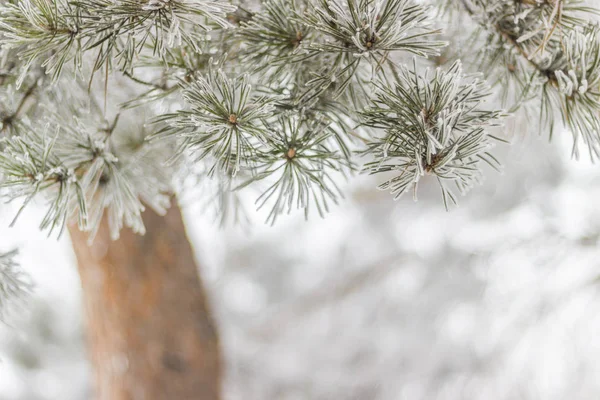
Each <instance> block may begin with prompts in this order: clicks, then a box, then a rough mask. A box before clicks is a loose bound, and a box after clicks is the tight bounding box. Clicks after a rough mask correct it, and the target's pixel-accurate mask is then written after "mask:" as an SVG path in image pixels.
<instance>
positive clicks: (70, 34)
mask: <svg viewBox="0 0 600 400" xmlns="http://www.w3.org/2000/svg"><path fill="white" fill-rule="evenodd" d="M235 9H236V7H235V6H233V5H231V4H228V3H223V2H217V1H188V0H149V1H148V2H138V1H112V0H80V1H68V0H54V1H52V2H48V1H45V0H23V1H19V2H18V3H14V4H13V3H10V2H6V3H0V43H1V44H4V45H7V46H10V47H13V48H17V49H18V50H19V57H20V58H21V59H22V60H24V62H25V67H24V69H23V71H22V75H21V80H22V79H23V77H24V76H25V74H26V73H27V70H28V68H29V67H30V66H31V65H32V64H33V63H34V62H36V61H38V60H39V61H40V63H41V64H42V65H43V66H44V67H45V68H46V69H47V73H48V74H51V75H52V77H53V80H54V81H56V80H57V79H58V77H59V76H60V74H61V73H62V71H63V67H64V66H65V65H66V64H67V63H69V62H72V63H73V65H74V68H75V69H76V70H79V69H81V66H82V59H83V55H84V53H86V52H92V53H93V54H94V57H95V62H94V70H98V69H100V68H102V67H104V66H106V67H107V68H108V66H109V64H112V63H113V62H114V63H115V64H116V65H118V66H119V67H120V68H121V69H123V70H131V69H132V67H133V63H134V59H135V58H136V57H137V56H139V55H140V54H141V53H143V52H150V53H151V54H153V55H154V56H158V57H163V56H164V55H165V52H166V51H167V49H169V48H173V47H176V46H179V45H181V43H187V44H188V45H190V46H192V47H193V48H194V49H195V50H197V51H199V48H198V47H197V43H199V42H201V37H200V36H201V33H202V32H206V31H209V30H211V29H212V28H213V27H220V28H225V27H229V26H230V24H229V22H228V21H227V20H226V18H225V17H226V14H227V13H230V12H233V11H235ZM113 59H114V60H113ZM19 83H20V82H19Z"/></svg>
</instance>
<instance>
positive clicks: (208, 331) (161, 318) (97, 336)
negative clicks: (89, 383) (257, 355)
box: [69, 204, 221, 400]
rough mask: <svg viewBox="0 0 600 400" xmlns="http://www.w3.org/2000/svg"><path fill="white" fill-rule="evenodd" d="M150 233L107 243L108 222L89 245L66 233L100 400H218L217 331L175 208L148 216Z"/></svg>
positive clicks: (82, 237) (73, 232)
mask: <svg viewBox="0 0 600 400" xmlns="http://www.w3.org/2000/svg"><path fill="white" fill-rule="evenodd" d="M143 219H144V223H145V225H146V229H147V233H146V235H144V236H140V235H136V234H134V233H133V232H132V231H131V230H129V229H124V230H123V231H122V232H121V238H120V239H119V240H117V241H111V240H110V233H109V228H108V223H107V220H106V218H104V220H103V222H102V224H101V226H100V230H99V231H98V234H97V236H96V238H95V239H94V242H93V243H92V245H91V246H89V245H88V243H87V234H84V233H82V232H80V231H79V230H78V229H77V227H76V226H71V227H69V231H70V234H71V240H72V242H73V247H74V250H75V254H76V256H77V262H78V268H79V275H80V277H81V285H82V287H83V297H84V304H85V313H86V322H87V340H88V346H89V351H90V358H91V362H92V366H93V369H94V370H95V371H94V372H95V389H96V398H97V399H98V400H188V399H193V400H218V399H220V397H221V358H220V348H219V340H218V336H217V332H216V329H215V325H214V322H213V318H212V315H211V312H210V307H209V305H208V302H207V296H206V293H205V291H204V289H203V286H202V282H201V279H200V277H199V275H198V268H197V266H196V263H195V260H194V254H193V251H192V248H191V246H190V243H189V241H188V238H187V236H186V232H185V227H184V224H183V220H182V218H181V212H180V210H179V208H178V207H177V205H176V204H174V205H173V206H172V207H171V209H170V210H169V212H168V213H167V215H166V216H165V217H161V216H159V215H157V214H156V213H154V211H152V210H147V211H145V212H144V215H143Z"/></svg>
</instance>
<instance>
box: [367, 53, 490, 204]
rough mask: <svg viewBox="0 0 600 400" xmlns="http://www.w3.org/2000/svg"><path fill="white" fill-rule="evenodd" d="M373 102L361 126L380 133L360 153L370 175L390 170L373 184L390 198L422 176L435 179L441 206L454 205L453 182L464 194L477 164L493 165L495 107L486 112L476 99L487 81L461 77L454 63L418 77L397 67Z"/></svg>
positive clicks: (413, 187)
mask: <svg viewBox="0 0 600 400" xmlns="http://www.w3.org/2000/svg"><path fill="white" fill-rule="evenodd" d="M378 87H379V90H378V91H377V92H376V93H375V98H374V100H373V104H372V106H371V107H370V108H368V109H366V110H365V111H364V112H363V113H362V116H363V118H364V124H365V125H367V126H370V127H372V128H376V129H378V130H380V131H382V134H381V135H380V136H378V137H377V138H376V139H374V140H373V141H372V142H371V143H370V144H369V145H368V150H367V151H366V153H367V154H368V155H370V156H371V157H372V158H373V160H372V161H370V162H368V163H367V164H366V165H365V169H366V170H367V171H368V172H369V173H370V174H381V173H392V174H393V175H394V176H393V177H392V178H390V179H388V180H387V181H386V182H384V183H383V184H381V185H380V186H379V188H380V189H383V190H389V191H390V192H391V193H392V194H393V195H394V198H396V199H397V198H399V197H400V196H402V195H403V194H404V193H405V192H407V191H409V190H412V191H413V194H414V197H415V199H416V195H417V187H418V184H419V182H420V181H421V179H422V178H423V177H425V176H428V175H429V176H433V177H435V178H436V179H437V181H438V182H439V185H440V187H441V190H442V198H443V201H444V205H445V206H446V208H448V205H449V203H454V204H457V199H456V195H455V194H454V193H453V191H452V188H451V187H452V186H454V187H455V188H456V189H457V190H458V192H459V193H461V194H465V193H466V192H467V191H468V190H469V189H470V188H471V187H473V186H474V185H475V184H476V183H479V182H480V180H481V177H482V172H481V164H483V163H486V164H489V165H491V166H492V167H494V168H496V169H497V168H498V167H499V163H498V162H497V160H496V159H495V158H494V157H493V156H492V155H491V154H490V153H489V150H490V148H491V147H492V145H493V142H494V141H495V140H497V139H496V137H494V136H492V135H491V134H490V128H491V127H494V126H497V125H498V119H499V118H500V117H501V112H500V111H486V110H485V108H483V107H482V102H483V101H484V100H485V98H486V97H488V96H489V95H490V89H489V87H488V86H487V84H486V83H485V82H483V81H481V80H480V79H478V78H474V77H470V76H465V75H463V73H462V67H461V64H460V63H459V62H456V63H454V64H453V65H452V66H451V67H450V68H449V69H448V71H443V70H442V69H440V68H438V69H436V71H435V73H434V74H432V76H430V74H429V71H427V72H425V74H424V75H420V74H419V73H418V72H417V68H416V64H415V67H414V68H413V69H412V70H410V69H408V68H407V67H405V66H401V67H399V68H398V71H397V73H396V74H395V79H394V80H392V81H381V82H379V84H378Z"/></svg>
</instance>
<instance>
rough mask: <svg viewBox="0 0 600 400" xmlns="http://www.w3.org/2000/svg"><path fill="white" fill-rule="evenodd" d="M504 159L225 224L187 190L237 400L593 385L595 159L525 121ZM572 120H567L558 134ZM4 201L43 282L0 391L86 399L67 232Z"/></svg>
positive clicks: (10, 399) (531, 392)
mask: <svg viewBox="0 0 600 400" xmlns="http://www.w3.org/2000/svg"><path fill="white" fill-rule="evenodd" d="M515 130H516V131H518V133H516V134H515V135H514V143H513V145H511V146H504V147H503V148H502V149H501V151H500V153H501V156H500V158H501V159H502V160H503V162H504V164H505V165H506V168H505V172H504V174H502V175H500V174H497V173H494V172H488V173H487V174H486V175H487V180H486V182H485V183H484V185H483V186H481V187H478V188H476V189H475V190H473V191H472V192H471V193H470V195H469V196H468V197H466V198H464V199H462V202H461V205H460V207H459V208H455V209H453V210H451V211H450V212H446V211H444V209H443V206H442V203H441V198H440V195H439V191H438V188H437V187H436V184H435V183H434V182H430V183H429V184H426V185H423V186H422V187H421V192H420V200H419V202H418V203H414V202H413V201H412V200H411V199H410V198H409V196H407V197H406V198H403V199H401V200H400V201H398V202H394V201H392V199H391V198H390V196H389V195H388V194H387V193H383V192H378V191H376V190H374V189H373V187H374V181H373V180H372V178H369V177H358V178H357V179H355V180H353V183H352V184H351V185H350V186H349V187H348V188H347V191H346V192H347V198H346V200H345V201H344V202H343V204H341V206H339V207H337V208H335V209H334V210H333V212H331V214H330V215H328V216H327V218H325V219H320V218H319V217H318V216H317V215H313V217H312V218H310V219H309V221H308V222H305V221H304V219H303V218H302V216H301V215H298V216H296V217H293V218H287V219H285V220H282V221H280V223H278V224H277V225H276V226H275V227H273V228H270V227H266V226H263V225H262V224H261V223H260V221H259V222H258V223H255V224H253V226H252V227H251V229H250V232H248V229H241V228H239V227H238V228H235V227H229V228H226V229H220V228H219V227H218V226H216V225H215V224H213V223H212V222H211V221H210V220H209V218H208V217H206V216H205V214H204V213H202V210H199V209H198V208H199V207H198V206H194V202H193V201H188V202H187V203H189V204H187V205H186V214H187V215H186V217H187V223H188V228H189V234H190V237H191V239H192V241H193V243H194V246H195V248H196V251H197V256H198V259H199V261H200V264H201V266H202V269H203V274H204V276H205V282H206V283H207V285H208V286H209V289H210V293H211V296H212V304H213V306H214V308H215V310H216V313H217V317H218V322H219V327H220V333H221V335H222V338H223V345H224V350H225V355H226V359H227V379H226V382H225V391H226V394H227V399H228V400H238V399H239V400H268V399H282V400H299V399H303V400H304V399H311V400H321V399H322V400H345V399H348V400H350V399H356V400H363V399H364V400H366V399H368V400H401V399H407V400H420V399H422V400H432V399H452V400H465V399H477V400H479V399H486V400H496V399H498V400H500V399H507V400H508V399H511V400H512V399H544V400H553V399H561V400H562V399H567V398H569V399H597V398H598V396H600V380H598V376H600V363H598V362H597V360H599V359H600V341H599V340H598V337H599V334H600V297H599V296H598V294H599V291H598V282H599V281H598V277H599V272H600V268H599V267H600V246H599V240H598V239H599V238H600V207H598V201H599V199H600V169H599V167H598V166H597V165H596V166H594V165H592V164H590V163H587V162H585V161H579V162H576V161H573V160H571V159H569V156H568V155H569V143H567V141H565V142H564V143H561V142H560V141H556V142H554V143H552V144H547V143H546V140H545V138H538V137H536V136H534V135H533V134H530V133H527V132H521V131H519V129H518V128H515ZM565 136H567V135H565ZM14 211H15V208H14V207H11V206H3V207H2V209H1V212H0V226H1V227H2V228H1V230H0V250H9V249H11V248H13V247H15V246H18V247H19V248H20V249H21V255H20V258H19V260H20V262H21V264H22V266H23V267H24V268H25V269H26V270H27V271H28V272H29V273H30V274H31V275H32V276H33V279H34V280H35V282H36V284H37V289H36V291H35V295H34V298H33V300H32V301H31V303H30V305H29V308H28V311H27V312H24V313H23V314H22V315H20V316H19V317H18V318H14V319H13V322H12V324H11V326H0V400H42V399H52V400H56V399H60V400H80V399H81V400H83V399H87V398H88V397H89V395H90V389H89V377H90V368H89V366H88V364H87V361H86V359H85V344H84V339H83V333H82V310H81V306H80V297H81V290H80V287H79V281H78V277H77V273H76V269H75V267H74V256H73V254H72V250H71V249H70V244H69V239H68V237H67V236H65V237H63V238H62V239H61V240H59V241H58V242H57V241H56V240H55V239H48V238H46V237H45V234H44V233H41V232H39V231H38V230H37V221H39V220H40V219H41V216H42V210H41V209H36V208H34V207H32V208H30V209H28V210H27V212H26V213H25V215H24V216H23V217H22V218H21V219H20V221H19V223H18V224H17V225H16V227H14V228H12V229H9V228H6V226H7V225H8V223H9V222H10V220H11V218H12V217H13V215H14Z"/></svg>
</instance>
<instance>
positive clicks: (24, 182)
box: [0, 0, 600, 399]
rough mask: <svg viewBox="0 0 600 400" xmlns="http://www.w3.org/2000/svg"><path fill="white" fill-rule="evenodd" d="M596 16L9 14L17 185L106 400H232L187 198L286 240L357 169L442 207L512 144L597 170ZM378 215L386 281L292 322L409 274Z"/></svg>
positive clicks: (4, 31) (54, 7)
mask: <svg viewBox="0 0 600 400" xmlns="http://www.w3.org/2000/svg"><path fill="white" fill-rule="evenodd" d="M595 13H596V11H595V10H594V9H592V8H589V7H588V6H586V4H585V3H582V2H578V1H560V0H557V1H537V0H534V1H513V0H510V1H508V0H506V1H469V0H464V1H456V2H448V1H437V2H432V4H423V3H416V2H415V3H413V2H410V1H391V0H390V1H358V2H355V1H347V2H338V1H327V0H325V1H322V2H290V1H283V0H278V1H272V2H265V3H263V4H258V3H257V4H255V3H248V4H246V3H241V4H235V5H231V4H227V3H221V2H208V1H207V2H185V1H183V2H176V1H150V2H148V3H146V2H129V3H127V2H112V1H111V2H107V1H98V0H93V1H83V2H70V1H66V0H65V1H52V2H47V1H45V0H34V1H17V2H12V1H4V2H3V3H2V8H1V9H0V35H1V36H0V43H1V47H0V52H1V53H0V61H1V62H2V64H1V75H0V76H1V79H2V81H1V84H2V89H3V92H2V93H1V99H0V104H2V107H3V108H2V110H1V112H2V128H1V129H2V135H3V141H2V153H1V154H0V171H1V172H2V186H3V190H4V194H5V195H6V196H7V198H8V199H10V200H21V199H22V200H23V203H22V204H23V207H21V209H20V210H19V212H18V214H20V213H21V210H23V209H24V207H25V205H27V204H29V203H30V202H31V201H32V200H33V199H34V198H36V197H39V196H42V197H44V198H45V199H47V203H46V204H47V206H46V213H45V215H44V216H43V217H42V221H41V224H40V227H41V229H43V230H46V231H48V232H49V233H50V234H53V233H54V234H56V235H58V236H60V234H61V233H62V231H63V230H64V228H68V229H69V232H70V236H71V240H72V243H73V246H74V249H75V254H76V256H77V259H78V265H79V272H80V278H81V282H82V287H83V292H84V293H83V296H84V300H85V310H86V315H87V326H88V334H87V339H88V342H89V343H90V348H91V356H92V357H91V359H92V362H93V365H94V369H95V374H96V378H95V380H96V394H97V395H98V396H99V398H111V399H113V398H115V399H119V398H123V399H125V398H144V399H147V398H159V399H163V398H181V399H184V398H199V397H198V396H203V397H200V398H206V399H215V398H220V397H221V387H222V385H221V375H222V372H221V368H222V367H221V361H220V360H221V358H222V356H221V354H220V353H221V351H220V346H219V339H218V335H217V333H216V328H215V326H214V322H213V319H214V318H213V316H212V313H211V311H210V307H209V305H208V302H207V299H206V298H207V295H206V293H205V290H204V288H203V285H202V282H201V280H199V279H198V277H197V266H196V264H195V261H194V256H193V252H192V248H191V247H190V245H189V243H188V240H187V238H186V233H185V228H184V224H183V220H182V218H181V213H180V210H179V208H178V206H177V203H176V202H175V201H174V200H173V199H174V197H173V196H174V195H175V196H176V197H177V199H179V201H180V202H182V201H183V202H184V203H185V201H184V199H186V198H188V197H190V198H193V199H194V200H195V201H194V202H196V200H197V201H199V202H200V203H201V204H202V208H203V209H205V210H210V211H214V213H215V215H216V216H217V218H218V219H219V220H220V221H221V222H222V223H226V222H230V221H233V222H236V223H241V222H240V221H243V220H245V219H247V218H250V219H253V218H252V217H248V215H247V214H246V213H245V212H244V209H243V207H242V205H243V198H245V197H246V196H249V195H250V196H253V195H256V203H255V204H256V206H257V207H258V208H259V210H260V211H259V214H260V215H262V216H263V217H264V219H265V220H266V221H267V223H269V224H274V223H275V222H276V221H277V220H278V219H279V218H280V217H282V216H283V215H285V214H289V213H291V212H292V211H293V210H295V209H299V210H302V211H303V213H304V215H305V216H306V217H308V216H309V212H310V213H311V214H312V213H317V214H320V215H321V216H324V215H325V213H327V212H329V211H330V210H331V209H332V208H333V207H332V205H333V204H336V203H338V202H340V200H341V199H342V197H343V193H344V190H343V189H342V186H343V185H346V184H345V181H346V179H347V178H348V177H352V179H357V178H356V177H355V172H358V171H363V172H367V173H369V174H372V175H375V177H376V179H379V180H380V182H381V181H383V182H382V183H380V184H379V188H380V189H383V190H386V191H390V192H391V193H392V194H393V195H394V197H395V198H398V197H400V196H401V195H402V194H404V193H405V192H407V191H410V192H412V195H413V197H414V198H415V199H416V197H417V186H418V185H419V184H420V185H421V186H422V185H428V184H427V182H428V181H430V180H433V181H434V182H437V184H438V186H439V188H441V193H442V196H441V197H442V200H443V201H442V203H443V204H444V206H445V208H446V209H448V208H449V207H450V206H451V205H453V204H456V203H457V194H463V195H464V194H466V192H467V191H469V190H470V189H472V188H473V187H474V185H475V184H476V183H480V182H481V181H482V179H483V177H484V172H486V169H488V170H489V169H496V170H498V169H499V168H500V164H499V162H498V158H499V157H496V156H495V155H493V154H492V153H491V151H492V150H493V151H494V152H495V153H496V154H498V153H500V154H502V153H506V150H502V149H500V150H499V149H493V145H494V144H495V143H497V142H502V141H507V140H508V139H510V136H509V135H508V134H507V133H508V132H509V130H508V129H506V127H510V128H517V129H519V130H523V131H526V132H537V131H539V132H542V133H544V134H547V135H549V137H552V135H553V134H554V132H555V131H557V132H561V133H562V132H565V131H568V132H570V133H571V134H572V137H573V141H572V143H573V145H572V151H571V154H572V155H573V156H574V157H580V154H581V153H587V154H589V157H590V158H591V159H594V158H595V157H596V156H597V155H598V132H599V130H598V123H599V118H598V111H600V110H599V109H600V102H599V101H598V96H599V93H600V92H599V91H600V82H599V79H600V73H599V70H600V56H599V53H600V46H599V43H598V27H597V26H596V25H595V23H594V18H595ZM434 21H435V23H434ZM465 27H468V29H466V28H465ZM486 82H487V83H486ZM523 121H527V123H526V124H525V123H523ZM503 126H504V128H503ZM537 146H538V147H535V148H539V146H541V145H540V144H538V145H537ZM508 170H509V171H511V169H510V165H509V169H508ZM514 173H515V174H516V173H517V172H514ZM523 175H524V174H523V173H522V172H521V173H519V176H523ZM379 177H381V178H379ZM369 182H371V180H369ZM426 187H427V188H429V187H428V186H426ZM198 191H200V192H201V196H200V197H201V200H198V199H197V198H196V194H197V193H198ZM350 193H353V195H356V192H355V191H352V190H351V191H350ZM367 193H368V191H366V192H364V194H363V195H366V196H369V195H368V194H367ZM171 203H174V204H173V205H171ZM414 207H416V206H413V208H414ZM481 207H486V211H485V212H489V213H492V212H496V213H499V214H500V215H501V213H502V210H501V209H500V210H496V209H495V207H494V206H493V205H492V206H490V205H488V204H486V205H484V206H481ZM311 209H314V210H313V211H311ZM397 209H399V210H402V208H400V207H398V208H397ZM442 209H443V208H442ZM387 210H388V212H390V213H391V212H393V211H392V210H391V209H389V208H388V209H387ZM418 212H419V213H420V214H422V215H430V214H432V211H431V210H429V209H424V208H421V207H419V209H418ZM412 213H416V212H415V211H413V212H412ZM18 214H17V216H18ZM160 215H163V216H164V218H161V217H160ZM433 215H437V216H438V218H440V220H441V219H443V218H449V217H441V216H440V214H435V213H433ZM458 215H461V214H460V213H459V214H458ZM463 215H464V214H463ZM372 218H373V221H369V223H370V224H373V226H374V227H377V224H376V222H377V221H379V223H381V224H382V225H381V226H379V228H380V229H381V231H379V230H378V229H375V228H373V229H374V232H379V233H378V234H377V237H378V238H379V240H380V241H381V243H380V244H379V245H378V246H377V247H381V248H379V249H377V250H376V253H377V254H379V255H380V257H378V259H377V260H369V261H370V262H374V263H375V264H374V265H373V266H372V268H369V269H367V271H371V272H364V271H363V272H364V273H365V274H367V275H362V273H363V272H361V271H358V273H356V274H355V273H354V272H356V271H347V273H346V274H341V275H344V276H346V275H347V278H348V282H347V283H342V284H341V285H340V288H339V294H336V290H335V288H334V289H332V290H325V289H324V293H325V294H323V292H320V291H318V290H317V291H316V292H315V293H313V294H311V295H310V297H309V298H314V299H316V300H312V301H309V300H307V301H303V302H301V304H303V305H302V306H301V308H300V309H299V310H295V309H294V307H296V306H292V312H293V315H298V314H300V315H302V314H304V313H309V314H310V312H311V309H314V306H311V305H310V304H311V303H312V304H318V303H319V301H320V300H323V299H328V298H330V297H331V298H334V299H336V298H338V296H339V298H341V299H344V298H345V297H346V296H347V295H349V294H351V293H353V292H354V290H353V288H354V287H355V286H356V285H357V283H356V282H360V283H361V284H365V282H368V281H370V279H366V280H365V277H366V276H371V275H373V271H380V270H381V272H380V273H382V274H384V275H385V274H386V273H387V272H386V271H387V270H388V269H389V270H393V268H394V266H395V265H396V263H402V264H401V265H404V263H410V260H408V259H406V260H405V259H404V258H405V257H406V255H402V254H401V253H400V254H397V252H396V251H395V249H397V247H398V245H397V244H395V245H392V244H393V243H392V244H390V245H389V246H386V243H387V241H388V240H386V239H385V235H384V231H385V229H386V228H384V227H385V226H388V224H383V222H382V221H381V220H380V219H378V218H376V216H375V215H374V216H372ZM433 231H435V229H433ZM138 234H140V235H138ZM432 234H433V235H434V237H435V232H432ZM389 239H390V240H392V242H393V235H391V237H390V238H389ZM290 243H298V242H297V241H293V240H292V241H291V242H290ZM281 246H283V247H285V243H283V244H281ZM432 248H434V249H435V247H432ZM387 253H389V257H390V258H386V257H385V255H386V254H387ZM292 254H294V252H293V251H292ZM273 257H275V254H273ZM284 263H286V260H281V264H284ZM446 264H448V265H447V268H449V269H450V268H452V267H451V263H449V262H448V263H446ZM10 265H14V264H10ZM363 266H364V265H363ZM7 270H8V269H7ZM332 272H333V271H332ZM338 273H339V271H338ZM12 275H13V276H14V274H12ZM375 276H377V274H375ZM374 279H375V280H377V279H376V278H374ZM475 281H477V279H475ZM474 285H475V283H474ZM360 286H362V285H360ZM6 287H10V286H6ZM16 287H19V288H26V287H25V286H22V285H17V286H16ZM8 294H10V293H8ZM365 301H366V300H365ZM306 303H307V304H308V305H306ZM280 318H283V322H285V318H286V317H285V313H284V315H283V317H279V316H276V318H274V319H273V321H270V322H269V321H268V322H267V323H266V324H265V326H266V328H265V327H261V328H260V330H261V332H262V331H263V330H265V329H266V330H267V333H264V332H262V333H260V335H265V334H266V335H267V336H268V330H269V329H268V326H271V325H274V326H276V327H277V326H279V327H280V326H285V324H282V321H281V320H280ZM173 327H176V328H173ZM357 357H358V356H357ZM315 390H320V389H315ZM356 390H358V389H356ZM360 390H362V389H360ZM364 390H365V392H364V394H357V395H358V396H359V397H367V398H369V397H373V396H375V395H374V394H372V393H374V392H372V391H373V390H376V389H373V388H370V387H368V385H366V386H365V389H364ZM390 390H393V389H390ZM324 393H325V392H324ZM265 395H266V396H267V398H271V397H278V394H277V393H270V394H268V393H267V394H265ZM377 395H379V396H387V397H382V398H393V397H390V396H391V395H390V394H389V393H388V394H377ZM315 396H317V395H316V394H315ZM319 396H320V395H319ZM322 396H326V394H322ZM257 398H260V397H257ZM263 398H264V397H263ZM311 398H312V397H311ZM315 398H317V397H315ZM324 398H326V397H324Z"/></svg>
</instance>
